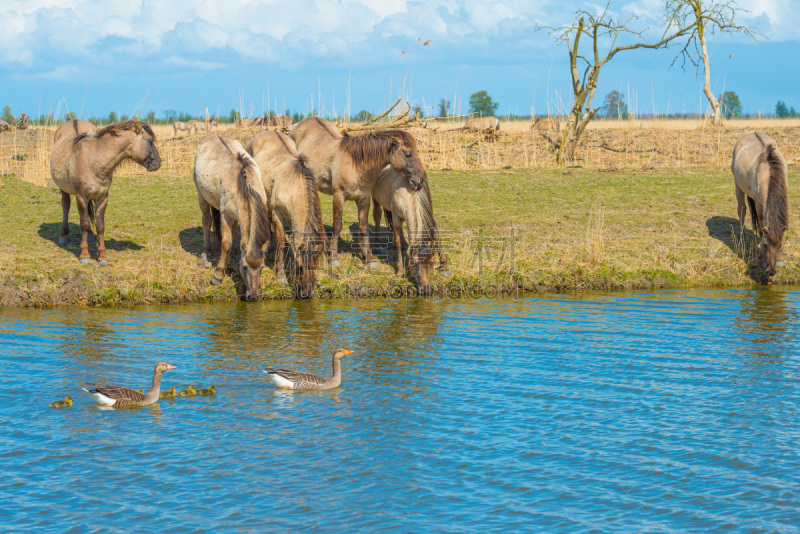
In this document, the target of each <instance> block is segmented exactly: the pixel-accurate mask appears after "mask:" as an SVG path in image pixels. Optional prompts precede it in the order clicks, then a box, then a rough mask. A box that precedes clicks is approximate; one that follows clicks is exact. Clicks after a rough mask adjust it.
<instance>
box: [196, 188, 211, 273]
mask: <svg viewBox="0 0 800 534" xmlns="http://www.w3.org/2000/svg"><path fill="white" fill-rule="evenodd" d="M198 201H199V203H200V213H201V214H202V215H203V253H202V254H200V261H201V262H204V265H205V266H206V267H211V260H210V259H209V258H211V217H212V214H211V205H210V204H209V203H208V202H206V201H205V200H204V199H203V197H202V196H198Z"/></svg>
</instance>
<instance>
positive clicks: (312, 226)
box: [247, 132, 326, 298]
mask: <svg viewBox="0 0 800 534" xmlns="http://www.w3.org/2000/svg"><path fill="white" fill-rule="evenodd" d="M247 151H248V152H249V153H250V154H251V155H252V156H253V159H255V160H256V163H258V166H259V168H260V169H261V180H262V181H263V182H264V189H265V191H266V192H267V199H269V200H268V206H269V210H270V213H271V215H272V222H273V228H274V231H275V234H276V242H277V254H276V255H275V269H276V271H277V274H278V280H281V281H285V280H286V274H285V272H284V264H283V255H284V249H285V248H286V239H285V234H284V231H283V223H284V222H288V223H290V224H291V226H292V239H291V245H292V249H293V252H294V261H295V272H296V276H295V279H296V280H298V281H299V286H300V297H301V298H308V297H311V296H312V294H313V292H314V284H315V280H314V272H315V271H316V269H317V265H318V264H319V258H320V256H321V255H322V254H323V253H324V251H325V247H326V242H325V227H324V226H323V225H322V207H321V205H320V202H319V193H318V192H317V184H316V182H315V181H314V175H313V174H312V173H311V170H309V168H308V167H306V164H305V157H304V156H301V155H300V154H298V153H297V147H296V146H295V144H294V141H292V140H291V138H290V137H289V136H288V135H286V134H284V133H282V132H263V133H260V134H258V135H257V136H255V137H254V138H253V139H252V140H250V143H249V145H248V148H247Z"/></svg>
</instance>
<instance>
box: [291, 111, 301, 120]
mask: <svg viewBox="0 0 800 534" xmlns="http://www.w3.org/2000/svg"><path fill="white" fill-rule="evenodd" d="M292 119H294V122H300V121H301V120H303V117H301V116H300V114H299V113H294V114H293V115H292Z"/></svg>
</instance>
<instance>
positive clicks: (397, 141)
mask: <svg viewBox="0 0 800 534" xmlns="http://www.w3.org/2000/svg"><path fill="white" fill-rule="evenodd" d="M402 144H403V141H402V139H400V138H399V137H392V146H400V145H402Z"/></svg>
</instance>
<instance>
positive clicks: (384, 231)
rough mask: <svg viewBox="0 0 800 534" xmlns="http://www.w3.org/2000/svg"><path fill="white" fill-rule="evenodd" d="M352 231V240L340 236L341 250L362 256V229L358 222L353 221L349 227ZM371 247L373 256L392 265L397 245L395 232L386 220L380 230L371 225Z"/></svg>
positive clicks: (349, 230)
mask: <svg viewBox="0 0 800 534" xmlns="http://www.w3.org/2000/svg"><path fill="white" fill-rule="evenodd" d="M347 230H348V232H350V239H351V240H350V241H345V240H343V239H342V237H341V236H339V252H348V253H349V254H351V255H352V256H355V257H356V258H359V259H363V258H362V257H361V230H360V227H359V226H358V223H353V224H351V225H350V226H349V227H348V229H347ZM369 247H370V250H372V256H373V257H374V258H375V259H376V260H378V261H380V262H381V263H385V264H388V265H391V264H393V263H394V260H393V259H392V258H393V257H394V256H396V250H397V247H396V246H395V243H394V232H393V231H392V230H390V229H389V227H388V226H386V220H384V222H383V225H381V228H380V230H379V231H375V226H373V225H369Z"/></svg>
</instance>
